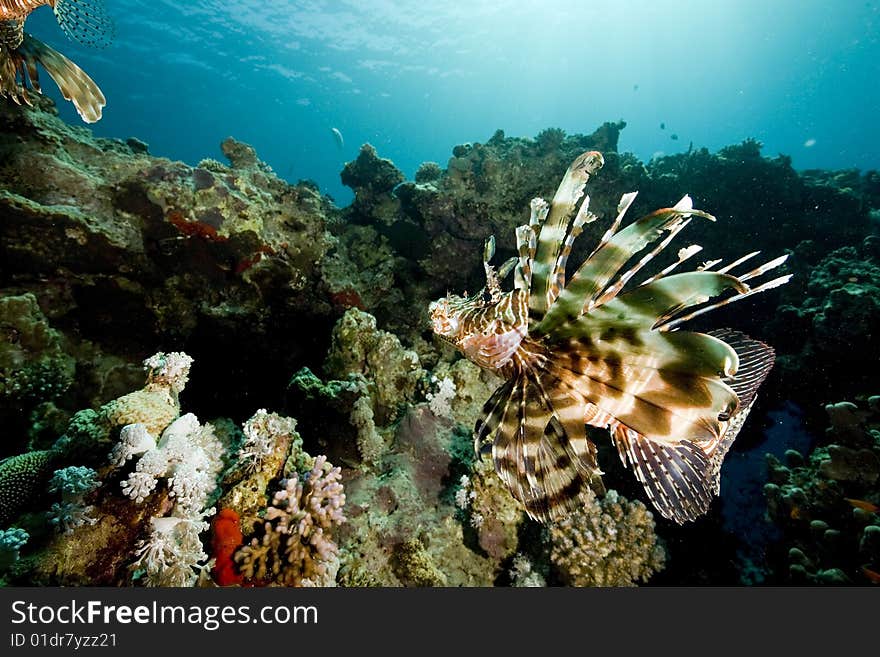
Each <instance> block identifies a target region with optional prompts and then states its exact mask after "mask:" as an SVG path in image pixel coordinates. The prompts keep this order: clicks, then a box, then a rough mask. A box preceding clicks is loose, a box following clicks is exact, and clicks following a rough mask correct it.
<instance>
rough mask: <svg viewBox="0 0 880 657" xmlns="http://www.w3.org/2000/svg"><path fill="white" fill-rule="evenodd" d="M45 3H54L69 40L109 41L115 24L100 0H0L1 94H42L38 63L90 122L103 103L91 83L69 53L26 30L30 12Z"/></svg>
mask: <svg viewBox="0 0 880 657" xmlns="http://www.w3.org/2000/svg"><path fill="white" fill-rule="evenodd" d="M43 5H48V6H50V7H51V8H52V10H53V11H54V12H55V18H56V19H57V20H58V25H59V26H60V27H61V29H62V30H63V31H64V33H65V34H66V35H67V36H68V37H70V38H71V39H75V40H76V41H79V42H80V43H84V44H86V45H90V46H98V47H102V46H106V45H107V44H109V43H110V41H111V40H112V37H113V23H112V21H111V20H110V18H109V16H108V15H107V12H106V10H105V9H104V4H103V2H102V0H0V96H3V97H9V98H10V99H11V100H12V101H13V102H15V103H18V104H20V103H25V104H28V105H29V104H30V97H29V92H36V93H42V91H41V89H40V81H39V77H38V70H37V64H40V65H41V66H42V67H43V68H45V69H46V71H47V72H48V73H49V75H50V76H51V78H52V79H53V80H55V82H56V84H57V85H58V88H59V89H60V90H61V94H62V95H63V96H64V98H65V99H67V100H69V101H71V102H73V105H74V107H75V108H76V111H77V112H78V113H79V115H80V117H82V119H83V121H85V122H86V123H94V122H95V121H97V120H98V119H100V118H101V112H102V108H103V107H104V106H105V105H106V104H107V101H106V99H105V98H104V95H103V94H102V93H101V90H100V89H99V88H98V86H97V85H96V84H95V82H94V81H93V80H92V79H91V78H90V77H89V76H88V75H86V73H85V72H84V71H83V70H82V69H81V68H79V66H77V65H76V64H74V63H73V62H72V61H70V60H69V59H67V57H65V56H64V55H62V54H61V53H59V52H57V51H56V50H54V49H52V48H50V47H49V46H47V45H46V44H45V43H43V42H42V41H40V40H39V39H36V38H34V37H33V36H31V35H30V34H27V33H26V32H25V31H24V24H25V21H26V20H27V18H28V16H29V15H30V13H31V12H32V11H33V10H34V9H36V8H38V7H41V6H43Z"/></svg>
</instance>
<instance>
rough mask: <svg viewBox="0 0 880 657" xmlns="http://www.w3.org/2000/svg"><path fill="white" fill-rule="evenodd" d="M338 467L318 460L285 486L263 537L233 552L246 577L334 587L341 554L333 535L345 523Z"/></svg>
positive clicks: (274, 502)
mask: <svg viewBox="0 0 880 657" xmlns="http://www.w3.org/2000/svg"><path fill="white" fill-rule="evenodd" d="M341 479H342V474H341V471H340V469H339V468H338V467H336V468H334V467H331V466H330V464H329V463H327V457H326V456H318V457H317V458H316V459H315V465H314V467H313V468H312V470H311V472H309V473H307V474H306V475H305V476H303V477H300V476H299V475H294V476H293V477H290V478H288V479H285V480H283V481H282V482H281V485H282V488H281V489H280V490H279V491H277V492H276V493H275V495H274V497H273V499H272V505H271V506H270V507H268V508H267V509H266V513H265V517H264V520H265V523H264V526H263V534H262V536H261V537H257V536H255V537H254V538H252V539H251V541H250V543H249V544H248V545H246V546H244V547H243V548H241V549H240V550H239V551H238V552H237V553H236V554H235V560H236V562H237V563H238V564H239V567H240V569H241V572H242V574H243V575H244V576H245V578H246V579H249V580H252V581H257V582H263V583H275V584H280V585H282V586H331V585H333V583H334V582H335V578H336V570H337V568H338V564H339V559H338V554H339V550H338V548H337V546H336V543H334V542H333V539H332V536H331V533H332V530H333V528H334V527H335V526H336V525H339V524H341V523H343V522H345V515H344V513H343V506H344V505H345V493H344V492H343V486H342V483H341Z"/></svg>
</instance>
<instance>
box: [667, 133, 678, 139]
mask: <svg viewBox="0 0 880 657" xmlns="http://www.w3.org/2000/svg"><path fill="white" fill-rule="evenodd" d="M669 138H670V139H671V140H672V141H678V135H677V134H675V133H674V132H673V133H672V134H671V135H669Z"/></svg>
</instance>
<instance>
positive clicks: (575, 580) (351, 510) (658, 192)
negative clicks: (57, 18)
mask: <svg viewBox="0 0 880 657" xmlns="http://www.w3.org/2000/svg"><path fill="white" fill-rule="evenodd" d="M35 105H36V107H35V108H33V109H30V108H20V107H16V106H13V105H10V104H8V103H3V104H0V214H2V215H3V218H4V220H3V222H0V263H2V265H0V333H2V334H3V336H4V338H5V339H4V340H0V419H2V420H3V422H4V427H5V430H4V440H3V444H2V446H0V457H2V456H7V455H11V457H10V458H7V459H6V460H4V461H0V570H2V573H0V577H2V578H3V582H4V583H9V584H37V585H65V586H67V585H70V586H75V585H87V584H88V585H91V584H97V585H131V584H136V585H162V586H164V585H187V586H188V585H208V584H211V583H213V584H217V585H222V586H230V585H246V586H252V585H264V584H265V585H270V584H271V585H277V584H293V585H308V584H317V585H332V584H334V583H337V582H338V583H339V584H341V585H344V586H367V585H369V586H374V585H381V586H476V585H478V586H487V585H492V584H511V585H515V586H540V585H545V584H550V585H556V584H568V585H629V584H633V583H641V582H645V581H648V578H649V577H650V576H651V575H652V573H654V572H656V571H658V570H659V569H660V568H662V567H663V549H662V548H661V547H660V546H661V544H662V541H661V537H663V538H667V537H669V536H672V537H678V541H679V542H678V543H672V542H667V545H668V546H669V549H670V555H671V557H672V558H671V559H670V562H671V563H672V564H674V563H675V558H674V557H675V554H679V555H680V554H682V553H683V551H685V548H684V547H682V543H683V542H684V541H689V543H690V544H691V545H693V544H698V545H703V542H702V541H703V540H704V539H706V538H707V537H709V538H711V539H712V540H717V539H718V536H724V537H726V536H728V535H727V534H723V533H722V532H721V530H719V529H718V528H717V527H716V526H715V525H712V527H711V528H710V527H709V525H708V523H709V522H711V523H716V521H717V520H718V518H717V517H716V518H713V519H711V521H707V524H706V525H704V526H701V527H697V528H694V529H692V530H690V532H691V533H689V534H687V535H683V534H676V533H675V531H676V530H675V529H674V528H670V527H669V526H667V525H666V524H664V523H663V522H659V523H658V524H657V525H656V526H655V524H654V522H653V520H652V519H651V515H650V513H648V512H647V510H646V509H645V508H644V506H643V505H642V504H641V503H640V502H636V501H631V502H630V501H626V500H625V499H624V498H623V497H621V496H618V495H615V494H614V493H611V494H609V496H608V497H606V498H604V499H597V498H593V497H592V496H591V497H589V499H588V500H586V501H585V506H584V509H583V511H582V512H580V513H578V514H576V515H575V516H573V517H572V518H570V519H569V520H568V521H566V522H565V523H562V524H560V525H558V526H556V527H554V528H552V529H550V530H545V529H542V528H540V527H539V526H538V525H536V524H535V523H533V522H532V521H529V520H527V519H526V518H524V516H523V514H522V512H521V511H520V509H519V507H518V506H517V505H516V503H515V502H514V501H513V499H512V498H511V497H510V496H509V495H508V494H507V493H506V491H505V490H504V489H503V487H502V486H501V485H500V483H499V481H498V478H497V477H496V476H495V475H494V473H493V472H492V467H491V464H489V463H488V462H487V461H486V460H483V459H475V456H474V454H473V441H472V437H471V431H472V429H473V427H474V423H475V421H476V420H477V419H478V418H479V417H480V414H481V407H482V405H483V403H484V401H485V400H486V399H488V397H489V396H490V395H491V393H492V392H493V390H494V389H495V388H496V387H497V385H498V383H499V380H498V379H496V378H494V377H493V376H492V375H490V374H488V373H486V372H484V371H482V370H480V368H478V367H476V366H475V365H473V364H472V363H470V362H468V361H467V360H465V359H460V358H458V357H457V356H456V355H455V354H453V353H452V351H451V349H449V348H448V347H446V346H444V345H441V344H438V343H435V342H433V341H432V338H431V336H430V331H428V330H427V329H428V322H427V319H426V316H425V311H424V309H425V308H426V306H427V302H428V301H429V300H431V299H433V298H435V297H437V296H438V295H442V294H443V293H444V292H445V291H446V290H447V288H449V289H469V290H472V291H473V290H476V289H478V288H479V287H480V286H481V285H482V281H483V270H482V268H481V266H480V260H481V259H480V253H481V251H482V249H483V242H484V240H485V238H486V236H487V235H489V234H492V233H494V234H496V235H497V236H498V237H499V242H498V252H499V253H498V257H499V259H503V258H505V257H509V256H512V255H514V254H515V245H514V243H513V237H512V236H513V234H514V231H513V229H514V228H515V227H516V226H517V225H520V224H522V223H523V222H524V220H526V219H527V218H528V217H527V216H526V215H525V214H524V212H525V210H524V208H527V207H528V205H529V200H530V199H531V198H532V197H534V196H539V195H540V196H544V197H549V196H550V195H552V193H553V190H554V189H555V188H556V184H557V182H558V179H559V176H560V175H561V174H562V172H563V171H564V170H565V168H566V166H567V165H568V163H569V162H570V160H571V158H572V157H573V156H574V155H576V154H578V153H580V152H582V151H583V150H585V149H588V148H595V149H598V150H601V151H603V153H605V156H606V165H605V168H604V169H603V172H602V175H601V176H599V177H597V178H596V181H595V186H594V188H593V189H592V190H591V195H592V196H593V203H592V205H591V208H592V209H593V210H594V211H595V212H597V213H598V214H600V215H606V216H607V215H609V214H610V213H612V212H613V210H614V208H615V205H616V203H617V200H618V196H617V192H618V191H619V189H621V188H626V189H639V190H640V195H639V197H638V199H637V201H636V204H637V205H638V206H640V207H637V208H636V209H634V212H638V211H639V210H640V209H644V208H653V207H657V206H659V205H665V204H668V203H669V201H670V200H671V199H676V198H680V197H681V195H682V194H683V193H685V192H689V193H691V194H692V195H693V196H694V200H695V204H697V205H700V206H705V207H711V208H712V209H713V211H715V213H716V214H717V216H718V219H719V221H720V222H723V224H724V230H723V231H714V232H705V233H704V232H702V228H701V227H699V226H697V225H695V226H694V230H695V233H694V238H695V239H696V240H697V241H699V242H700V243H701V244H702V245H703V246H705V247H706V249H707V251H711V252H712V253H713V255H714V254H716V253H717V254H718V255H719V256H727V255H730V254H733V253H738V252H741V251H742V250H743V248H744V247H746V248H749V249H750V248H751V246H752V243H754V242H755V241H756V240H757V241H758V242H759V243H760V246H761V248H763V249H766V250H769V251H778V250H780V249H784V248H788V249H791V250H792V251H793V256H794V257H792V258H791V260H790V267H791V271H793V272H794V273H795V278H794V279H793V283H792V284H791V285H790V286H789V287H790V289H789V290H786V291H785V305H784V306H783V307H782V308H780V309H779V310H778V312H777V309H776V308H775V307H772V306H770V305H763V304H758V305H756V306H755V307H754V312H753V313H749V315H748V316H747V317H742V318H737V326H739V327H741V328H743V329H744V330H747V331H748V330H750V329H753V328H755V327H759V326H760V327H761V331H758V332H760V333H761V334H762V335H764V336H765V337H767V338H768V339H769V340H770V341H772V342H773V343H774V344H775V345H776V346H777V348H778V352H779V354H778V355H779V366H778V367H777V368H776V370H774V373H773V374H771V379H770V381H769V384H768V388H769V390H768V393H767V395H766V397H767V398H770V399H773V401H775V402H780V403H781V401H782V400H784V399H788V398H794V399H795V400H796V401H797V403H798V404H799V405H800V406H802V407H804V408H806V409H807V413H808V415H809V417H810V418H815V416H816V415H817V412H818V413H821V409H822V407H823V406H824V405H825V404H828V403H829V402H834V401H837V400H838V399H840V398H847V399H856V400H857V402H858V403H857V405H856V407H855V408H852V407H851V406H848V405H845V404H844V405H833V406H829V413H831V414H832V415H833V417H832V420H831V424H832V428H831V430H830V432H829V435H828V439H827V441H826V443H827V444H824V445H822V446H820V447H819V448H817V449H816V450H815V451H814V452H813V453H812V454H810V455H809V456H801V455H799V454H795V453H789V454H788V455H787V456H786V457H785V464H784V465H783V464H782V463H779V462H771V464H772V466H771V473H770V481H771V485H770V486H768V488H767V499H768V516H769V517H770V518H771V519H772V520H773V521H774V523H775V524H776V525H777V526H778V527H780V531H781V532H782V535H783V539H782V542H781V543H780V544H779V546H778V550H777V552H778V553H777V552H774V549H776V548H775V547H773V546H772V545H771V546H770V547H769V548H768V549H769V550H770V554H771V561H772V562H773V563H772V564H771V566H772V567H774V568H775V569H776V572H775V575H774V573H772V572H771V573H769V574H768V579H767V580H766V581H769V582H771V583H772V582H774V581H780V582H782V581H785V582H842V581H845V582H848V583H853V584H861V583H867V582H869V581H871V579H870V577H871V575H870V573H876V572H880V562H878V556H877V551H878V536H880V529H878V526H880V523H878V517H877V515H876V511H872V510H871V509H873V508H875V507H876V505H878V503H880V498H878V497H877V473H878V467H877V458H878V449H877V446H876V432H877V426H876V422H877V421H876V401H872V402H869V401H868V396H869V395H870V394H871V393H874V392H876V389H875V388H873V387H872V385H873V381H874V379H875V378H876V377H875V376H874V374H873V370H872V369H871V368H870V367H866V366H865V363H872V362H874V361H876V360H877V359H878V356H880V354H878V353H877V350H876V347H877V345H876V344H875V342H874V341H872V339H871V336H873V335H876V334H877V332H878V330H880V327H878V317H880V311H878V307H877V298H880V290H877V289H876V288H877V280H878V278H880V273H878V267H880V264H878V263H880V260H878V257H880V252H878V242H877V239H876V237H869V238H868V239H865V237H866V236H867V235H868V234H869V233H870V232H872V231H873V232H875V233H876V231H877V225H878V224H877V222H876V218H875V219H872V216H873V217H876V216H877V215H878V213H880V191H878V190H880V185H878V177H877V174H876V172H867V173H864V174H859V173H858V172H853V171H844V172H824V171H808V172H802V173H798V172H796V171H795V170H794V169H793V168H792V167H791V163H790V161H789V160H788V159H787V158H785V157H777V158H767V157H764V156H762V155H761V151H760V144H758V143H757V142H755V141H753V140H748V141H746V142H744V143H742V144H739V145H735V146H731V147H728V148H725V149H722V150H721V151H719V152H717V153H709V152H708V151H707V150H705V149H699V150H694V149H690V150H689V151H688V152H687V153H682V154H680V155H673V156H662V157H656V158H654V159H652V160H651V162H649V163H645V164H643V163H642V162H639V161H638V160H637V159H636V158H635V157H634V156H632V155H631V154H625V153H617V141H618V137H619V135H620V131H621V130H622V129H623V128H624V127H625V124H624V123H623V122H618V123H608V124H605V125H603V126H600V127H599V129H597V130H596V131H595V132H594V133H592V134H589V135H581V134H566V133H565V132H564V131H562V130H561V129H559V128H549V129H547V130H544V131H542V132H540V133H539V134H538V135H536V136H535V138H534V139H529V138H517V137H507V136H505V135H504V133H503V132H502V131H500V130H499V131H498V132H496V133H495V134H494V135H492V136H491V137H490V138H489V139H487V140H486V141H485V142H483V143H471V144H461V145H459V146H456V147H455V148H454V150H453V152H452V154H451V157H450V158H449V159H448V161H446V162H445V163H444V164H438V163H435V162H426V163H424V164H423V165H422V166H421V167H419V169H418V171H417V173H416V174H415V177H414V180H412V181H409V180H406V177H405V176H404V175H403V173H402V172H401V171H400V170H399V169H398V168H397V167H396V166H395V165H394V163H393V162H391V161H389V160H387V159H384V158H382V157H381V154H380V153H378V152H377V151H376V149H375V148H373V147H372V146H370V145H365V146H363V147H362V148H361V150H360V153H359V155H358V156H357V158H356V159H355V160H353V161H352V162H349V163H348V164H347V165H346V166H345V168H344V170H343V172H342V180H343V182H344V184H346V185H348V186H349V187H350V188H351V189H352V190H353V191H354V194H355V200H354V202H353V203H352V204H351V205H350V206H348V207H346V208H336V207H335V206H334V205H333V203H332V201H331V199H329V197H326V196H323V195H321V193H320V191H319V190H318V189H317V188H316V186H315V185H314V184H312V183H309V182H307V181H302V182H300V183H297V184H295V185H290V184H288V183H286V182H285V181H283V180H281V179H280V178H279V177H277V176H276V175H275V174H274V173H273V172H272V170H271V169H270V168H269V167H268V166H267V165H266V164H265V163H263V162H262V161H260V159H259V156H258V154H257V153H256V152H255V151H254V149H253V148H252V147H250V146H248V145H247V144H243V143H241V142H239V141H236V140H235V139H233V138H228V139H226V140H224V141H223V142H222V144H221V145H220V150H221V152H222V154H223V156H225V158H226V161H227V162H228V163H221V162H219V161H216V160H211V159H205V160H202V161H201V162H199V163H198V165H197V166H188V165H186V164H183V163H180V162H172V161H169V160H167V159H163V158H160V157H155V156H153V155H151V154H150V152H149V148H148V147H147V145H146V144H144V143H143V142H141V141H139V140H137V139H136V138H130V139H127V140H108V139H98V138H95V137H93V136H92V135H91V133H90V132H89V131H88V130H85V129H82V128H79V127H71V126H67V125H65V124H64V123H63V122H62V121H60V120H59V119H58V117H57V115H56V113H55V111H54V107H53V105H52V103H51V101H49V100H48V99H46V98H42V97H40V98H37V99H35ZM221 136H222V135H221ZM756 208H758V209H759V210H760V213H761V214H759V215H757V216H758V220H759V221H760V222H761V226H760V229H761V232H760V234H759V233H757V232H756V231H757V230H758V227H756V224H755V222H756V215H755V211H756ZM872 221H873V223H872ZM599 224H603V222H597V223H596V226H593V225H591V226H589V227H588V230H597V231H598V230H602V229H603V228H604V224H603V226H601V227H597V226H599ZM805 236H809V238H810V239H804V237H805ZM597 237H598V235H597ZM590 241H591V240H590V239H588V238H587V239H584V240H583V242H584V243H589V242H590ZM578 257H579V254H577V253H575V254H573V255H572V260H573V261H574V260H577V259H578ZM159 350H162V353H159V354H156V355H155V356H154V357H152V358H147V357H148V356H150V354H152V353H154V352H157V351H159ZM187 353H189V354H192V355H193V356H195V357H196V358H197V366H196V367H194V369H193V371H192V376H191V378H190V367H191V365H192V360H191V359H190V358H189V356H186V354H187ZM144 359H146V361H145V360H144ZM142 363H143V364H144V366H145V367H146V372H147V382H146V384H144V383H143V378H144V377H143V371H144V367H143V366H142ZM188 379H190V380H189V382H188V381H187V380H188ZM286 384H287V387H286V389H285V385H286ZM184 386H186V389H185V392H184ZM828 390H834V391H835V392H834V393H833V394H832V393H829V392H828ZM132 391H133V392H132ZM182 395H183V401H184V408H186V409H191V410H193V411H194V412H195V413H197V414H198V416H199V417H202V418H206V419H208V420H210V421H199V420H198V419H197V418H196V415H195V414H194V413H186V412H182V409H181V396H182ZM762 403H764V402H763V401H760V402H759V404H758V405H757V406H756V407H755V409H754V410H753V411H752V418H753V419H752V423H753V424H755V425H760V422H761V420H762V419H766V418H767V415H766V409H764V408H762V406H761V404H762ZM872 404H873V406H872ZM768 407H769V404H768ZM267 408H269V409H275V410H277V411H278V412H277V413H276V412H270V411H269V410H266V409H267ZM254 409H260V410H257V411H256V413H255V412H254ZM872 409H873V410H872ZM294 418H296V419H294ZM811 421H815V420H814V419H812V420H811ZM760 435H761V434H760V431H755V432H754V433H753V434H752V437H751V438H748V437H744V438H743V439H741V440H744V441H748V440H752V441H753V442H757V441H758V440H759V438H756V436H760ZM745 444H747V443H745ZM310 453H311V454H321V455H322V456H319V457H317V458H313V457H312V456H310ZM607 455H608V454H602V456H607ZM611 456H613V455H611ZM330 462H332V463H334V464H336V465H338V466H339V467H336V468H333V467H331V466H330V465H329V463H330ZM612 472H613V469H612ZM609 483H610V484H611V485H612V486H613V487H615V488H617V489H618V490H620V491H622V492H624V493H625V494H626V495H627V496H630V489H625V488H623V485H624V484H623V483H622V482H618V481H616V480H614V479H613V476H612V478H611V479H610V480H609ZM619 484H620V485H619ZM774 486H775V487H776V489H774ZM343 487H344V492H343ZM343 499H344V507H343V506H342V504H343V502H342V500H343ZM848 499H849V500H850V501H847V500H848ZM215 511H216V512H215ZM342 518H345V519H346V521H345V522H342ZM712 532H715V533H712ZM681 536H685V537H684V538H681ZM673 550H677V551H678V552H673ZM711 552H712V551H711V550H702V549H692V550H691V551H690V552H687V554H688V559H687V561H688V564H687V568H688V569H692V570H693V572H694V573H697V574H695V575H694V577H695V578H702V580H700V581H704V582H711V581H712V579H711V578H712V576H713V575H716V574H717V572H718V570H719V568H722V566H718V565H717V564H716V563H714V561H713V556H712V554H711ZM774 560H775V561H774ZM681 561H682V560H679V562H681ZM681 568H682V569H683V568H685V567H684V566H681ZM676 572H677V573H680V572H681V570H678V571H676ZM774 577H775V579H774ZM652 581H654V582H656V581H658V580H657V579H656V578H655V579H654V580H652ZM660 581H661V582H663V583H667V582H669V580H667V579H661V580H660ZM694 581H696V580H694Z"/></svg>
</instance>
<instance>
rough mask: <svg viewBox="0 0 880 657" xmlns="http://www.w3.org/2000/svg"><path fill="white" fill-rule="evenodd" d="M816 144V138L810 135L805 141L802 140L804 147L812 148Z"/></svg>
mask: <svg viewBox="0 0 880 657" xmlns="http://www.w3.org/2000/svg"><path fill="white" fill-rule="evenodd" d="M815 145H816V140H815V139H813V138H812V137H810V138H809V139H807V141H805V142H804V148H812V147H813V146H815Z"/></svg>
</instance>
